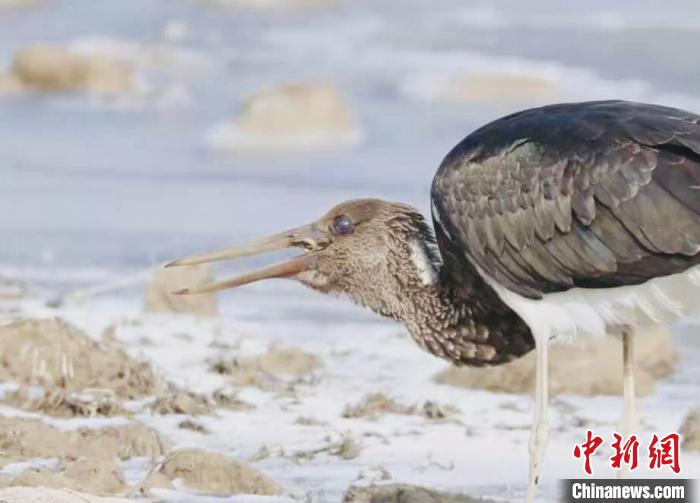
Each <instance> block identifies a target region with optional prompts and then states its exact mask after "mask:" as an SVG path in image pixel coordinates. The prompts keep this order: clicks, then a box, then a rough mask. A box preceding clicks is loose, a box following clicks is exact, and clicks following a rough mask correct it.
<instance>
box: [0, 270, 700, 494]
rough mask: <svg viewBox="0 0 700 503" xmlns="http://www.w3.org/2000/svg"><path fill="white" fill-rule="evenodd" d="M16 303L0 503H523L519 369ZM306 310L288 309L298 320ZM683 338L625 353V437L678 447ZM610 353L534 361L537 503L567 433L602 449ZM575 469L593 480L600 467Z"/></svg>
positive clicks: (3, 334)
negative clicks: (546, 419) (544, 450)
mask: <svg viewBox="0 0 700 503" xmlns="http://www.w3.org/2000/svg"><path fill="white" fill-rule="evenodd" d="M196 274H199V273H196ZM180 280H182V278H180ZM161 281H162V277H160V276H159V279H158V280H157V283H156V284H155V285H154V284H152V285H151V286H150V287H149V294H148V296H147V298H148V299H152V298H153V296H154V289H155V290H157V289H158V288H159V286H158V285H160V287H162V288H166V289H167V288H170V286H169V283H168V282H165V284H164V285H163V284H161V283H160V282H161ZM285 288H291V289H294V288H295V287H293V286H290V287H285ZM16 292H17V294H16V295H15V296H14V298H9V297H10V296H8V298H5V299H4V300H3V301H2V304H0V306H1V307H2V313H3V314H2V322H1V323H0V354H1V355H2V358H1V359H0V377H1V378H2V384H1V385H0V498H3V499H4V500H7V501H23V500H22V497H25V496H26V494H25V493H23V492H22V491H25V490H27V489H26V488H27V487H29V488H32V487H33V488H36V487H44V488H48V489H46V490H42V491H44V492H41V493H39V492H36V493H32V494H33V495H34V496H33V497H35V498H43V499H37V501H47V502H54V501H55V502H62V501H95V502H102V501H104V502H105V503H107V502H109V501H117V500H100V499H94V498H98V497H120V498H128V499H132V498H145V499H147V500H152V501H203V502H208V501H236V502H239V501H241V502H242V501H246V502H247V501H255V502H263V501H264V502H270V503H272V502H274V503H282V502H288V501H311V502H334V501H341V500H344V501H347V502H349V503H353V502H354V503H360V502H368V503H380V502H388V503H393V502H398V501H401V502H426V501H429V502H433V501H454V502H455V503H467V502H472V501H477V500H478V499H479V498H484V499H486V500H489V501H518V500H519V498H520V497H522V492H523V490H524V480H525V475H526V467H527V458H526V453H527V448H526V445H527V437H528V428H529V425H530V421H531V414H532V406H531V401H530V398H529V393H528V389H529V387H530V384H531V380H532V371H531V362H529V359H523V360H522V361H520V362H516V364H515V365H510V366H506V367H501V368H495V369H486V370H480V371H477V370H473V369H450V368H449V366H448V365H446V364H444V363H443V362H441V361H440V360H437V359H434V358H432V357H431V356H429V355H427V354H425V353H423V352H422V351H420V350H419V349H418V348H417V347H415V345H414V344H413V343H412V342H411V341H410V339H409V338H408V337H407V336H406V334H405V333H403V331H402V329H401V327H400V326H397V325H393V324H388V323H385V322H382V321H381V320H376V321H373V319H372V318H367V319H358V320H356V321H352V319H351V318H350V319H347V320H344V321H342V322H338V323H330V324H328V323H326V322H323V321H318V320H316V321H313V320H299V319H290V318H288V317H285V315H284V314H282V315H281V316H280V318H279V319H266V320H263V319H258V320H257V321H256V319H255V316H254V315H253V313H254V312H255V309H259V307H256V305H257V303H256V302H255V301H251V302H248V303H244V304H243V305H239V306H238V308H239V310H238V314H237V315H236V314H234V315H231V313H230V311H226V312H224V313H223V314H222V316H220V317H214V318H203V317H195V316H191V315H188V314H176V313H172V312H171V313H168V312H167V306H168V305H170V304H168V303H167V302H165V303H162V304H159V308H158V310H159V311H161V312H158V313H148V312H147V310H149V309H151V308H152V304H149V302H151V301H150V300H147V302H146V304H145V307H144V303H143V297H140V298H139V297H129V298H126V297H116V296H114V297H113V296H109V295H108V296H102V297H99V298H96V299H93V300H92V301H89V302H88V303H86V304H76V305H71V304H70V303H69V304H67V305H65V306H64V307H61V308H50V307H47V306H46V303H45V302H44V301H42V300H41V299H40V298H38V297H35V296H34V295H32V294H31V293H30V292H31V288H24V289H17V290H16ZM155 294H156V297H158V295H160V294H158V293H157V292H155ZM306 295H307V294H306V293H305V292H303V291H302V294H301V296H300V297H298V298H296V299H294V300H290V301H288V302H292V303H297V305H298V303H299V302H306V299H307V297H306ZM288 298H289V297H288ZM291 298H293V297H291ZM308 299H315V297H308ZM202 302H203V303H205V308H204V312H212V313H214V312H217V310H216V309H212V308H211V299H206V298H203V299H202ZM224 305H225V303H224ZM328 305H329V306H330V304H328ZM163 306H166V307H163ZM200 307H201V306H196V305H191V304H189V305H186V306H185V305H180V306H176V307H175V309H182V310H186V311H193V312H200V311H199V309H200ZM278 308H279V309H280V311H281V312H282V313H288V312H289V309H288V308H289V306H285V305H280V306H278ZM324 309H325V308H324ZM331 310H332V308H331ZM245 313H247V314H245ZM312 318H313V317H312ZM694 330H696V329H695V328H693V327H691V326H688V327H685V328H684V327H676V328H674V329H673V332H674V333H675V335H680V337H674V338H670V337H669V335H668V333H666V332H665V331H663V330H659V331H656V332H654V333H651V334H648V335H647V336H646V337H645V338H644V339H643V340H642V341H640V348H639V351H638V354H639V357H640V360H641V361H640V366H639V367H640V374H639V376H638V377H639V379H640V383H641V391H642V395H644V398H643V399H642V400H641V408H642V412H643V418H644V422H643V428H644V433H643V435H647V434H648V435H650V434H651V432H659V433H664V432H669V431H677V430H678V429H679V428H680V424H681V420H682V419H683V418H684V417H685V416H686V415H687V413H688V410H689V409H690V408H691V405H693V403H697V400H695V401H694V400H693V397H697V391H698V382H697V367H696V366H694V365H695V363H694V362H693V358H695V357H694V355H697V353H698V345H697V342H696V340H695V339H694V336H693V332H694ZM329 331H331V332H332V333H331V332H329ZM328 335H330V337H329V336H328ZM693 343H694V344H693ZM617 346H618V342H617V341H615V340H612V339H611V340H601V341H597V342H595V343H593V344H591V343H590V342H587V343H577V344H574V345H570V346H560V347H555V349H554V350H553V355H552V357H553V363H552V376H553V388H554V391H555V393H556V396H555V398H553V400H552V407H551V410H552V445H551V447H550V450H549V454H548V463H547V466H546V468H545V480H544V481H543V493H542V496H541V501H550V498H551V497H552V495H553V494H554V493H555V489H556V482H557V480H558V479H559V478H563V477H577V476H580V475H582V471H581V467H580V466H579V463H578V462H577V461H576V460H575V459H573V457H572V456H571V454H570V453H571V450H572V448H573V445H574V444H575V443H577V442H580V441H582V437H583V434H584V433H583V432H584V431H585V429H586V428H591V429H593V430H594V431H595V432H596V433H598V434H600V435H603V436H606V435H608V436H609V435H611V432H612V431H614V429H615V424H616V421H617V419H618V416H619V413H620V410H621V400H620V399H619V397H618V396H616V394H617V393H618V391H619V389H618V388H619V372H618V371H619V365H620V362H619V358H620V355H619V348H618V347H617ZM696 415H697V413H695V415H691V416H690V417H689V419H687V420H686V423H685V426H684V430H683V431H684V432H686V433H687V434H688V437H689V440H688V442H686V447H687V450H685V451H684V452H683V460H682V468H683V474H684V475H685V476H689V477H694V476H697V474H698V473H700V470H699V468H700V454H698V453H697V452H696V451H697V447H696V445H695V442H696V441H693V440H691V437H692V435H694V434H696V432H695V430H696V429H697V428H696V417H695V416H696ZM693 449H694V450H695V451H694V450H693ZM594 469H595V473H596V475H597V476H601V477H606V476H611V475H612V472H611V471H610V469H609V468H608V467H607V463H606V460H605V457H602V456H601V457H597V458H596V459H595V460H594ZM638 474H639V475H640V476H642V475H647V474H646V473H642V472H638ZM652 475H654V476H670V475H671V474H670V473H660V472H657V473H655V474H652ZM37 491H38V489H37ZM61 491H63V492H61ZM66 491H73V492H66ZM76 494H82V495H81V496H76ZM83 495H84V496H83ZM78 497H80V498H84V500H78V499H77V498H78ZM13 498H14V499H13ZM71 498H73V499H71ZM90 498H93V499H90ZM475 498H476V499H475Z"/></svg>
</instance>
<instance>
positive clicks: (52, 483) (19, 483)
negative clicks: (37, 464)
mask: <svg viewBox="0 0 700 503" xmlns="http://www.w3.org/2000/svg"><path fill="white" fill-rule="evenodd" d="M6 485H7V487H49V488H51V489H71V490H74V491H84V490H85V488H84V487H82V485H81V484H80V482H78V481H77V480H72V479H70V478H67V477H64V476H63V475H61V474H60V473H54V472H50V471H48V470H44V469H29V470H24V471H23V472H22V473H20V474H18V475H16V476H14V477H12V479H11V480H10V481H8V482H7V483H6ZM0 501H2V500H0Z"/></svg>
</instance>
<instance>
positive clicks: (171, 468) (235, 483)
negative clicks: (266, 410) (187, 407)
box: [147, 449, 282, 496]
mask: <svg viewBox="0 0 700 503" xmlns="http://www.w3.org/2000/svg"><path fill="white" fill-rule="evenodd" d="M163 475H164V476H165V477H166V479H167V480H171V481H172V480H175V479H179V480H180V482H181V484H182V485H183V486H184V487H186V488H187V489H190V490H193V491H197V492H198V493H202V494H208V495H217V496H226V495H231V494H255V495H266V496H277V495H279V494H281V493H282V487H281V486H280V485H279V484H278V483H277V482H275V481H274V480H272V479H271V478H269V477H268V476H266V475H264V474H262V473H260V472H259V471H257V470H256V469H255V468H253V467H252V466H250V465H249V464H248V463H246V462H244V461H241V460H238V459H234V458H229V457H227V456H224V455H223V454H218V453H214V452H207V451H203V450H199V449H178V450H176V451H173V452H171V453H170V454H169V455H168V456H166V458H165V460H164V461H163V462H162V463H161V464H160V465H159V466H158V467H157V468H156V469H155V470H154V471H152V472H151V473H150V474H149V475H148V477H147V481H148V479H151V477H154V480H155V479H156V478H157V480H160V483H162V482H163V480H164V479H163V478H162V476H163Z"/></svg>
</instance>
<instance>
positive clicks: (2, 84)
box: [0, 71, 22, 96]
mask: <svg viewBox="0 0 700 503" xmlns="http://www.w3.org/2000/svg"><path fill="white" fill-rule="evenodd" d="M21 92H22V82H21V81H20V80H19V79H18V78H17V76H16V75H14V74H12V73H9V72H3V71H0V96H2V95H4V94H6V95H13V94H19V93H21Z"/></svg>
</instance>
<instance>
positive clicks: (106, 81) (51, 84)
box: [12, 44, 133, 96]
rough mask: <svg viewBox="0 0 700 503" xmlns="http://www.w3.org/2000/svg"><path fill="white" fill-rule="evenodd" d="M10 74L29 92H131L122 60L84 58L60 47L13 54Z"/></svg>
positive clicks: (43, 46) (35, 47)
mask: <svg viewBox="0 0 700 503" xmlns="http://www.w3.org/2000/svg"><path fill="white" fill-rule="evenodd" d="M12 73H13V74H14V75H15V76H16V77H17V79H18V80H19V82H20V83H21V84H22V85H23V86H25V87H27V88H30V89H35V90H39V91H44V92H85V93H87V94H94V95H103V96H106V95H116V94H122V93H126V92H128V91H130V90H132V86H133V75H132V74H133V69H132V68H131V67H130V66H129V65H128V64H126V63H125V62H123V61H119V60H115V59H110V58H107V57H100V56H84V55H80V54H77V53H75V52H72V51H70V50H69V49H66V48H64V47H62V46H60V45H52V44H34V45H30V46H27V47H24V48H22V49H20V50H19V51H18V52H17V53H16V54H15V59H14V62H13V64H12Z"/></svg>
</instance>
